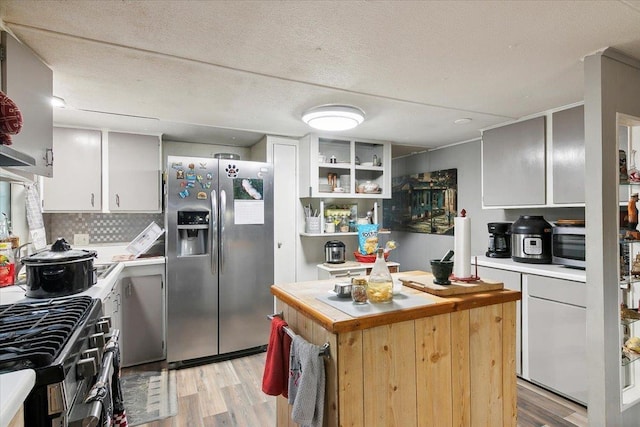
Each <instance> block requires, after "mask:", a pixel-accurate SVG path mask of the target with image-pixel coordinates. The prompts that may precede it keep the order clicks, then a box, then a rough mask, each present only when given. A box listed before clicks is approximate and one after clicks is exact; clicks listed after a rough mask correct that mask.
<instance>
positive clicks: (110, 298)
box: [102, 280, 122, 331]
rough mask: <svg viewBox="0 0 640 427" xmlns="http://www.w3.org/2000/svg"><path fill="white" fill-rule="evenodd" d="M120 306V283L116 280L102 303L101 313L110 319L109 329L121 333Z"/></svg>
mask: <svg viewBox="0 0 640 427" xmlns="http://www.w3.org/2000/svg"><path fill="white" fill-rule="evenodd" d="M121 305H122V300H121V295H120V281H118V280H116V281H115V282H114V284H113V286H112V288H111V291H109V294H108V295H107V297H106V298H105V299H104V300H103V301H102V312H103V313H104V315H105V316H108V317H109V318H111V329H119V330H120V331H122V312H121V310H120V307H121Z"/></svg>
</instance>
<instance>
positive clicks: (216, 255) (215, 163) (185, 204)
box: [165, 156, 274, 366]
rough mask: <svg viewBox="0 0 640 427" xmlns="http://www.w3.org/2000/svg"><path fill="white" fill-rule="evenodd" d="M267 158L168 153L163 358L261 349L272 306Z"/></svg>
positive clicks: (178, 360)
mask: <svg viewBox="0 0 640 427" xmlns="http://www.w3.org/2000/svg"><path fill="white" fill-rule="evenodd" d="M272 172H273V171H272V166H271V165H270V164H267V163H257V162H248V161H239V160H234V159H211V158H195V157H177V156H169V157H168V163H167V174H168V178H167V185H166V189H165V197H166V204H165V206H166V208H165V209H166V211H165V230H166V235H165V243H166V257H167V264H166V276H167V316H168V318H167V361H168V362H169V363H170V364H171V365H172V366H178V365H183V364H185V363H187V362H188V361H191V362H198V360H197V359H203V358H207V359H209V358H212V357H213V358H215V357H216V356H220V355H226V354H230V353H236V352H245V351H246V352H249V351H256V350H261V349H263V348H264V345H266V343H267V342H268V338H269V337H268V334H269V331H268V328H265V327H264V319H265V316H267V315H268V314H270V313H272V312H273V297H272V295H271V293H270V286H271V285H272V284H273V255H274V253H273V173H272Z"/></svg>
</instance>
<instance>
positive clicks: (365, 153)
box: [299, 134, 391, 199]
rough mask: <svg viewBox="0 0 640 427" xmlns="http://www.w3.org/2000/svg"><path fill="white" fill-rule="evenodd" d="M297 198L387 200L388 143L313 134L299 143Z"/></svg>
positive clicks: (388, 185) (389, 160)
mask: <svg viewBox="0 0 640 427" xmlns="http://www.w3.org/2000/svg"><path fill="white" fill-rule="evenodd" d="M299 154H300V187H299V195H300V197H318V198H350V199H353V198H369V199H371V198H383V199H389V198H391V143H390V142H386V141H365V140H354V139H348V138H337V137H323V136H318V135H314V134H310V135H307V136H305V137H303V138H302V139H301V140H300V152H299Z"/></svg>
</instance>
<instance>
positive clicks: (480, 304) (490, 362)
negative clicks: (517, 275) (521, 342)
mask: <svg viewBox="0 0 640 427" xmlns="http://www.w3.org/2000/svg"><path fill="white" fill-rule="evenodd" d="M318 283H320V282H318ZM412 291H413V290H412ZM305 292H307V291H306V290H304V288H303V292H301V295H303V296H306V295H305ZM324 292H326V290H324ZM495 293H496V295H495V296H492V297H491V298H487V295H486V294H484V295H480V294H479V295H477V299H476V298H474V296H473V295H469V296H465V297H464V298H462V299H459V298H448V299H442V300H441V303H439V304H437V305H441V307H430V309H429V310H425V313H426V314H424V315H423V316H422V317H419V318H416V317H418V316H416V313H413V314H412V315H411V316H410V317H409V320H406V318H404V316H394V318H395V321H392V322H391V323H389V321H385V322H381V323H383V324H378V321H370V319H369V320H368V321H366V322H357V323H358V329H356V330H353V329H354V325H355V323H354V322H353V320H349V319H346V318H345V320H347V321H348V323H349V324H350V325H351V326H350V327H349V328H341V327H340V321H342V320H343V318H344V316H338V315H336V313H335V312H334V311H333V310H335V309H333V308H332V307H329V306H326V308H322V307H320V306H317V305H316V303H315V301H313V305H314V306H315V307H316V308H314V309H313V310H309V309H308V308H307V309H304V310H299V309H298V308H299V307H300V306H301V305H304V304H305V301H304V297H300V299H298V300H294V298H291V296H287V297H286V298H285V300H282V299H280V298H277V303H276V305H277V308H278V310H279V311H282V312H283V317H284V319H285V320H286V321H287V322H288V323H289V326H290V327H291V329H292V330H294V331H295V332H296V333H298V334H300V335H301V336H302V337H304V338H305V339H306V340H307V341H309V342H312V343H314V344H316V345H322V344H324V343H325V342H329V344H330V352H331V357H330V358H326V359H325V368H326V379H327V387H326V396H325V413H324V426H327V427H334V426H335V427H338V426H340V427H347V426H351V427H359V426H367V427H369V426H380V427H389V426H402V427H405V426H414V427H423V426H434V427H446V426H465V427H476V426H478V427H480V426H483V427H484V426H494V425H495V426H513V427H515V426H516V416H517V409H516V403H517V402H516V374H515V325H516V304H515V301H516V300H517V299H518V298H519V293H517V292H513V291H495ZM274 294H276V296H277V293H276V292H274ZM514 294H515V296H514ZM293 296H295V294H294V295H293ZM489 300H491V301H492V302H493V303H492V304H487V301H489ZM289 302H293V303H292V304H289ZM443 307H446V310H444V308H443ZM320 309H323V310H325V312H324V314H323V316H321V317H320V318H319V319H316V318H314V317H312V316H313V315H312V314H310V313H313V312H315V311H316V310H320ZM443 310H444V311H446V312H445V313H442V311H443ZM330 317H334V318H335V317H339V318H338V319H334V322H333V323H332V324H331V329H332V331H330V330H327V329H326V328H327V318H330ZM336 320H337V323H336V322H335V321H336ZM344 329H346V330H344ZM290 411H291V409H290V406H289V405H288V403H287V401H286V399H284V398H282V397H279V398H278V399H277V425H278V426H279V427H285V426H286V427H289V426H294V425H296V424H295V423H292V422H291V421H290Z"/></svg>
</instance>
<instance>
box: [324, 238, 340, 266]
mask: <svg viewBox="0 0 640 427" xmlns="http://www.w3.org/2000/svg"><path fill="white" fill-rule="evenodd" d="M344 260H345V246H344V243H342V242H341V241H339V240H330V241H328V242H327V243H325V244H324V261H325V262H326V263H328V264H342V263H343V262H345V261H344Z"/></svg>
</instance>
